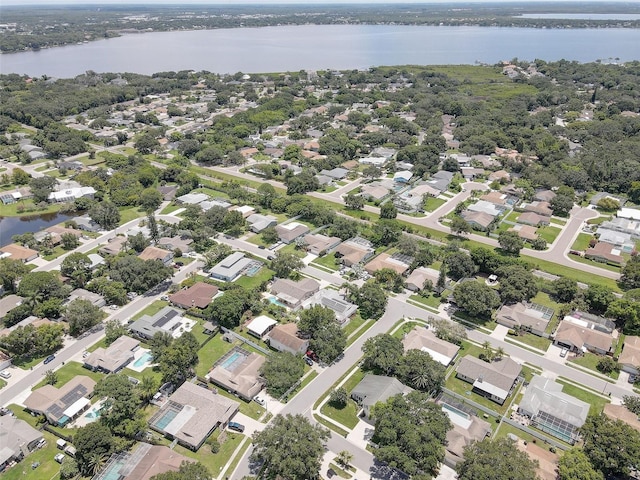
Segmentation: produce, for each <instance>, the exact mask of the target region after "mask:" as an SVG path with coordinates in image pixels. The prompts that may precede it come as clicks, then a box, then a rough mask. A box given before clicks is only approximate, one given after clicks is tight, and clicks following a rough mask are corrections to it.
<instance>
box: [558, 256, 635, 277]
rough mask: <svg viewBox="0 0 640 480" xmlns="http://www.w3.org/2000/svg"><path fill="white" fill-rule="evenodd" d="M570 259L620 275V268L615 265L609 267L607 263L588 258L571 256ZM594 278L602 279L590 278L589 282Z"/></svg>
mask: <svg viewBox="0 0 640 480" xmlns="http://www.w3.org/2000/svg"><path fill="white" fill-rule="evenodd" d="M623 256H624V254H623ZM571 259H572V260H575V261H576V262H579V263H585V264H587V265H593V266H595V267H599V268H604V269H605V270H610V271H612V272H616V273H620V267H618V266H616V265H609V264H608V263H602V262H596V261H595V260H590V259H588V258H584V257H579V256H574V255H572V256H571ZM594 278H598V279H600V278H602V277H593V276H590V277H589V280H592V279H594Z"/></svg>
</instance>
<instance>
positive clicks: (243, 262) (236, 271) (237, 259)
mask: <svg viewBox="0 0 640 480" xmlns="http://www.w3.org/2000/svg"><path fill="white" fill-rule="evenodd" d="M253 262H254V260H252V259H251V258H247V257H245V255H244V253H242V252H234V253H232V254H231V255H229V256H228V257H226V258H225V259H223V260H222V261H221V262H219V263H218V264H217V265H216V266H215V267H213V268H212V269H211V270H209V275H211V277H213V278H215V279H217V280H222V281H224V282H233V281H234V280H235V279H236V278H238V277H239V276H240V275H241V274H242V273H243V272H244V271H245V269H246V268H247V267H248V266H249V265H251V264H252V263H253Z"/></svg>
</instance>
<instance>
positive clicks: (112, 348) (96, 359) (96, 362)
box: [84, 335, 140, 374]
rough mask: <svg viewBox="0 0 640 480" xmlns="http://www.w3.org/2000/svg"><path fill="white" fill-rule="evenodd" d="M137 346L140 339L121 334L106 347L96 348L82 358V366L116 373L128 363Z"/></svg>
mask: <svg viewBox="0 0 640 480" xmlns="http://www.w3.org/2000/svg"><path fill="white" fill-rule="evenodd" d="M139 347H140V341H138V340H136V339H135V338H131V337H128V336H126V335H123V336H121V337H119V338H118V339H116V340H115V341H114V342H113V343H112V344H111V345H109V346H108V347H107V348H104V347H98V348H96V349H95V350H94V351H93V352H91V354H90V355H89V356H88V357H87V358H85V359H84V366H85V368H88V369H90V370H93V371H94V372H95V371H99V372H104V373H107V374H109V373H118V372H119V371H120V370H122V369H123V368H124V367H126V366H127V365H129V363H130V362H131V361H132V360H133V357H134V352H135V351H136V350H138V348H139Z"/></svg>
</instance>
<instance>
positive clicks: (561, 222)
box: [549, 217, 567, 225]
mask: <svg viewBox="0 0 640 480" xmlns="http://www.w3.org/2000/svg"><path fill="white" fill-rule="evenodd" d="M549 222H550V223H553V224H555V225H566V224H567V221H566V220H563V219H561V218H558V217H551V218H550V219H549Z"/></svg>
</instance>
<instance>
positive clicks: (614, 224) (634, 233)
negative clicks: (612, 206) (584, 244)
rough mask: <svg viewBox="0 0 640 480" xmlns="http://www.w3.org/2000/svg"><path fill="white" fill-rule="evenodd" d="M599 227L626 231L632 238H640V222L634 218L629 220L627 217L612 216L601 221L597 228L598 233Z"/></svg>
mask: <svg viewBox="0 0 640 480" xmlns="http://www.w3.org/2000/svg"><path fill="white" fill-rule="evenodd" d="M600 229H605V230H612V231H614V232H621V233H626V234H629V235H630V236H631V238H632V239H634V240H640V222H638V221H636V220H629V219H628V218H612V219H611V220H609V221H607V222H602V224H601V225H600V227H599V228H598V233H600Z"/></svg>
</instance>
